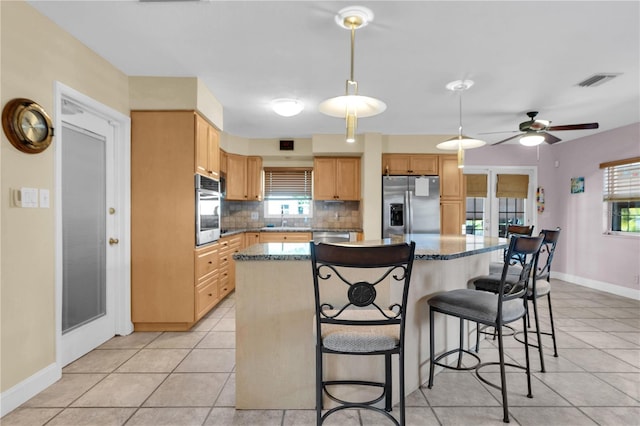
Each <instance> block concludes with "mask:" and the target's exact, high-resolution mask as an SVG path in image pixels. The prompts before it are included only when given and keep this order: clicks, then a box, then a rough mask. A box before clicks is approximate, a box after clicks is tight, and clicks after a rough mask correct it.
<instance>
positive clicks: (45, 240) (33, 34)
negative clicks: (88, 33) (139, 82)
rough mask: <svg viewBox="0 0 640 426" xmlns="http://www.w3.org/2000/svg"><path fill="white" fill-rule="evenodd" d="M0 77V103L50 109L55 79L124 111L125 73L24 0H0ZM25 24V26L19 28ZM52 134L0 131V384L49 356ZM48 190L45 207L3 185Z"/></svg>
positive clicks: (48, 360) (3, 385)
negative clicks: (18, 137) (35, 137)
mask: <svg viewBox="0 0 640 426" xmlns="http://www.w3.org/2000/svg"><path fill="white" fill-rule="evenodd" d="M0 11H1V12H0V14H1V43H2V44H1V52H2V64H1V74H0V75H1V80H2V81H1V85H0V97H1V99H0V101H1V102H2V105H3V106H4V105H5V104H6V103H7V101H9V100H10V99H13V98H16V97H25V98H29V99H33V100H34V101H36V102H38V103H40V104H41V105H42V106H43V107H44V108H45V110H47V111H48V112H49V114H50V115H51V116H52V119H54V117H53V113H54V99H53V95H54V82H55V81H60V82H61V83H63V84H65V85H67V86H69V87H72V88H73V89H75V90H78V91H79V92H81V93H83V94H85V95H87V96H90V97H92V98H93V99H96V100H97V101H98V102H101V103H103V104H105V105H107V106H109V107H111V108H113V109H115V110H117V111H119V112H121V113H123V114H125V115H129V93H128V90H129V89H128V80H127V77H126V76H125V75H124V74H123V73H121V72H120V71H118V70H117V69H116V68H114V67H113V66H112V65H110V64H109V63H108V62H107V61H105V60H104V59H102V58H101V57H99V56H97V55H96V54H95V53H93V52H92V51H91V50H89V49H88V48H87V47H86V46H84V45H83V44H81V43H79V42H78V41H77V40H75V39H74V38H73V37H71V35H69V34H68V33H66V32H64V31H62V30H61V29H60V28H59V27H57V26H56V25H55V24H54V23H53V22H51V21H50V20H49V19H48V18H46V17H44V16H43V15H41V14H40V13H39V12H37V11H35V10H34V9H33V8H32V7H31V6H29V5H28V4H27V3H24V2H7V1H2V2H0ZM25 32H27V33H25ZM55 150H56V139H55V138H54V140H53V144H52V145H51V146H50V147H49V148H48V149H47V150H46V151H44V152H43V153H40V154H35V155H29V154H24V153H22V152H20V151H18V150H17V149H15V148H14V147H13V146H12V145H11V144H10V143H9V142H8V140H7V139H6V136H5V135H4V132H2V140H1V145H0V177H1V192H2V201H1V207H0V215H1V223H0V235H1V237H0V238H1V247H0V250H1V251H0V253H1V262H0V268H1V269H0V298H1V299H0V309H1V313H0V315H1V318H0V319H1V321H0V323H1V329H0V332H1V334H0V346H1V347H0V358H1V363H0V377H1V380H0V391H2V392H4V391H6V390H7V389H9V388H11V387H12V386H14V385H16V384H17V383H19V382H21V381H22V380H25V379H27V378H29V377H30V376H32V375H34V374H35V373H37V372H38V371H40V370H42V369H43V368H45V367H47V366H49V365H51V364H53V363H54V362H55V356H56V348H55V298H54V296H55V282H54V277H55V264H54V247H55V235H54V230H55V223H54V211H55V204H54V201H55V197H56V194H55V187H54V172H55V170H54V157H55ZM20 187H32V188H44V189H48V190H50V191H51V200H52V204H51V208H48V209H42V208H40V209H22V208H16V207H12V206H11V205H10V203H9V200H10V195H9V194H10V189H12V188H20Z"/></svg>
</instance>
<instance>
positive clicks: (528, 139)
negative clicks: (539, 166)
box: [520, 131, 544, 146]
mask: <svg viewBox="0 0 640 426" xmlns="http://www.w3.org/2000/svg"><path fill="white" fill-rule="evenodd" d="M542 142H544V135H542V134H540V133H538V132H533V131H531V132H527V133H525V134H524V136H522V137H521V138H520V143H521V144H522V145H524V146H537V145H540V144H541V143H542Z"/></svg>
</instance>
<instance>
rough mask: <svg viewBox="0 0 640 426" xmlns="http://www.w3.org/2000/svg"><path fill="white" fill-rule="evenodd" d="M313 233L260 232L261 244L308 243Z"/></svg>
mask: <svg viewBox="0 0 640 426" xmlns="http://www.w3.org/2000/svg"><path fill="white" fill-rule="evenodd" d="M309 241H311V232H260V242H261V243H308V242H309Z"/></svg>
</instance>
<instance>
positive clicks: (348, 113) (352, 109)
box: [318, 6, 387, 143]
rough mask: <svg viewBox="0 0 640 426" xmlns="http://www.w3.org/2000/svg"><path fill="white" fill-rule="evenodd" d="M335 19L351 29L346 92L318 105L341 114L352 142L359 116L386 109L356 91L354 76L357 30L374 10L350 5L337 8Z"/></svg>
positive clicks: (340, 24) (369, 19)
mask: <svg viewBox="0 0 640 426" xmlns="http://www.w3.org/2000/svg"><path fill="white" fill-rule="evenodd" d="M335 20H336V23H337V24H338V25H339V26H341V27H342V28H346V29H348V30H350V31H351V73H350V74H349V79H348V80H347V83H346V87H345V95H344V96H336V97H334V98H330V99H327V100H325V101H323V102H321V103H320V105H318V109H319V110H320V112H321V113H323V114H326V115H329V116H331V117H338V118H344V119H345V122H346V127H347V138H346V141H347V142H350V143H353V142H355V141H356V130H357V127H358V117H360V118H363V117H371V116H374V115H377V114H380V113H381V112H383V111H384V110H385V109H387V105H386V104H385V103H384V102H382V101H381V100H379V99H376V98H371V97H369V96H361V95H358V82H357V81H355V78H354V76H353V63H354V51H355V40H356V30H357V29H358V28H362V27H364V26H366V25H367V24H368V23H369V22H371V21H372V20H373V12H371V10H369V9H367V8H366V7H362V6H350V7H346V8H344V9H342V10H340V12H338V14H337V15H336V17H335Z"/></svg>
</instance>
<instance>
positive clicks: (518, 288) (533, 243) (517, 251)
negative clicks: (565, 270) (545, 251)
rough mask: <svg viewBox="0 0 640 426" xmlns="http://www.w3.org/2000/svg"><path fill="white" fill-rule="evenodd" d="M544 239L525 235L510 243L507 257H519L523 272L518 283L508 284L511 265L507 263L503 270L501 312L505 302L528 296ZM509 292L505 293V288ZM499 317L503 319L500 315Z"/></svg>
mask: <svg viewBox="0 0 640 426" xmlns="http://www.w3.org/2000/svg"><path fill="white" fill-rule="evenodd" d="M543 241H544V237H543V236H542V235H538V236H537V237H528V236H524V235H513V236H512V237H511V240H510V241H509V248H508V249H507V255H508V256H509V258H510V259H511V258H514V257H516V256H517V257H518V258H519V259H521V265H522V271H521V272H520V275H519V276H518V281H517V282H515V283H513V281H512V280H509V281H510V282H509V283H507V277H508V272H509V264H508V263H505V264H504V267H503V268H502V275H501V277H500V287H499V288H498V310H499V311H500V309H501V305H502V302H503V301H507V300H511V299H516V298H519V297H522V296H524V295H526V294H527V288H528V286H529V278H530V277H531V272H532V271H535V270H536V269H537V266H538V256H539V254H540V248H541V247H542V242H543ZM507 284H510V285H509V287H507V292H506V293H505V287H506V286H507ZM498 317H501V316H500V315H498Z"/></svg>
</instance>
